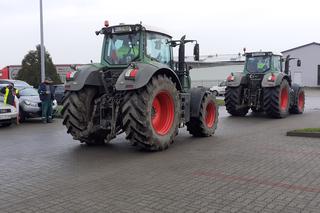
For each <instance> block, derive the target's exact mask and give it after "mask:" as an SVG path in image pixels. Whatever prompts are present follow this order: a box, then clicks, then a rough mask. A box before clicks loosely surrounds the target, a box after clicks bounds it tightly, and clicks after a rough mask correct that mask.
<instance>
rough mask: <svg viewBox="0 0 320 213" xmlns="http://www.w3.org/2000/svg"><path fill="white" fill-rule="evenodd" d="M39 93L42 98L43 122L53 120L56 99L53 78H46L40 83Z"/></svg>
mask: <svg viewBox="0 0 320 213" xmlns="http://www.w3.org/2000/svg"><path fill="white" fill-rule="evenodd" d="M38 93H39V95H40V100H41V111H42V122H43V123H47V122H48V123H51V122H52V104H53V100H54V87H53V86H52V80H51V79H50V78H46V79H45V81H44V82H42V83H41V84H40V85H39V89H38Z"/></svg>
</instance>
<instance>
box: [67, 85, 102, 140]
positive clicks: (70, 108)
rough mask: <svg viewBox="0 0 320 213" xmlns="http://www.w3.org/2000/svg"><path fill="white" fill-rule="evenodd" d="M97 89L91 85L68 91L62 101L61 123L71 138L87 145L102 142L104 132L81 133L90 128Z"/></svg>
mask: <svg viewBox="0 0 320 213" xmlns="http://www.w3.org/2000/svg"><path fill="white" fill-rule="evenodd" d="M97 92H98V91H97V90H96V89H95V88H92V87H85V88H84V89H82V90H80V91H68V92H67V93H66V95H65V97H64V98H63V101H62V105H63V108H62V111H61V113H62V116H63V125H65V126H66V127H67V129H68V130H67V132H68V133H70V134H71V135H72V136H73V139H75V140H80V141H81V142H82V143H86V144H87V145H101V144H104V143H105V142H104V139H105V138H106V132H101V131H98V132H93V133H90V134H83V133H84V132H86V130H87V129H89V128H90V119H91V116H92V112H93V107H94V98H95V96H96V95H97Z"/></svg>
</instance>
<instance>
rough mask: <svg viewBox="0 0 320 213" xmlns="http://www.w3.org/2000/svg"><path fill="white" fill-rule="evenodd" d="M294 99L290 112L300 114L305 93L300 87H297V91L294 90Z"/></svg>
mask: <svg viewBox="0 0 320 213" xmlns="http://www.w3.org/2000/svg"><path fill="white" fill-rule="evenodd" d="M294 92H295V94H294V100H293V104H292V106H291V108H290V110H289V111H290V113H292V114H302V113H303V112H304V105H305V93H304V89H303V88H302V87H299V88H298V89H297V92H296V91H294Z"/></svg>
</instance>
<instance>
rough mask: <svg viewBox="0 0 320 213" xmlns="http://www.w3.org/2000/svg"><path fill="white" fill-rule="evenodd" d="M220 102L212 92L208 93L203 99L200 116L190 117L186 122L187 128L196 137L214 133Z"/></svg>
mask: <svg viewBox="0 0 320 213" xmlns="http://www.w3.org/2000/svg"><path fill="white" fill-rule="evenodd" d="M218 117H219V111H218V104H217V102H216V98H215V96H214V95H212V94H211V93H207V94H205V95H204V96H203V98H202V100H201V108H200V112H199V116H198V117H196V118H190V121H189V122H187V123H186V125H187V130H188V131H189V133H190V134H191V135H193V136H195V137H208V136H211V135H213V134H214V132H215V130H216V129H217V124H218Z"/></svg>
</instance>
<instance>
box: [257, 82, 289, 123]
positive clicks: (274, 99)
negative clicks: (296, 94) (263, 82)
mask: <svg viewBox="0 0 320 213" xmlns="http://www.w3.org/2000/svg"><path fill="white" fill-rule="evenodd" d="M289 89H290V86H289V83H288V81H287V80H285V79H284V80H283V81H282V82H281V84H280V86H277V87H271V88H264V92H263V108H264V111H265V112H266V113H267V115H268V116H270V117H273V118H284V117H286V116H287V115H288V111H289V106H290V93H289Z"/></svg>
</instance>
